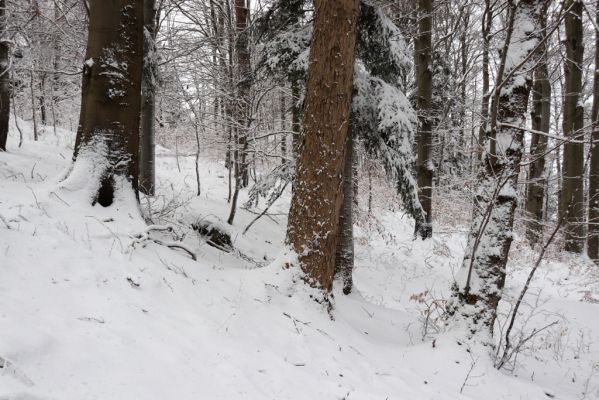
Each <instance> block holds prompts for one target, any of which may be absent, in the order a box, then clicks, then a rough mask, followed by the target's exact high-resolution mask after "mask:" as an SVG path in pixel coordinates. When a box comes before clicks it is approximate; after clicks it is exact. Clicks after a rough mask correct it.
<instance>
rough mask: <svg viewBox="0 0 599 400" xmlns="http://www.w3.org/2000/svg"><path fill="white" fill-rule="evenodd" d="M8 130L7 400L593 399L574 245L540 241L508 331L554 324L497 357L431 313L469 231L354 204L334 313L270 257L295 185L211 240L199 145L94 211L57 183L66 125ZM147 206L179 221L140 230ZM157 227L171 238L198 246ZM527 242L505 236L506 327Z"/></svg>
mask: <svg viewBox="0 0 599 400" xmlns="http://www.w3.org/2000/svg"><path fill="white" fill-rule="evenodd" d="M13 123H14V122H13ZM20 125H21V128H22V129H23V130H24V133H25V142H24V144H23V147H22V148H16V146H15V145H14V143H15V141H16V140H15V136H16V135H17V133H16V130H14V129H13V130H12V131H11V136H10V137H9V142H10V145H9V152H7V153H0V217H1V218H0V399H2V400H9V399H10V400H50V399H55V400H82V399H86V400H91V399H101V400H108V399H112V400H114V399H123V400H133V399H143V400H145V399H161V400H163V399H177V400H185V399H241V398H243V399H260V400H263V399H277V400H281V399H298V400H299V399H302V400H303V399H346V400H358V399H363V400H376V399H381V400H384V399H390V400H391V399H410V400H411V399H414V400H424V399H439V400H441V399H483V398H484V399H548V398H552V399H598V398H599V317H598V315H599V273H598V272H597V270H596V269H595V268H593V267H592V266H591V265H590V264H589V263H588V261H587V260H585V259H583V258H580V257H571V256H566V255H561V254H559V253H558V252H553V253H550V254H549V256H548V258H547V261H545V262H543V264H542V265H541V268H540V270H539V271H538V274H537V275H536V277H535V279H534V280H533V283H532V288H531V290H530V291H529V295H527V296H526V298H525V300H526V301H525V303H526V304H525V306H524V307H523V310H522V316H521V317H520V318H519V319H518V323H517V328H516V331H518V332H523V335H524V336H527V335H529V334H530V333H531V332H532V331H533V329H537V330H538V329H541V328H543V327H545V326H546V325H548V324H551V323H553V322H554V321H557V322H556V323H555V324H554V325H551V326H550V327H548V328H546V329H544V330H542V331H541V332H540V333H538V334H537V335H535V336H534V337H533V338H532V339H531V340H529V341H528V342H526V344H525V345H524V346H523V348H522V349H521V351H520V352H519V353H518V356H517V358H516V359H515V360H512V361H513V362H511V363H510V364H509V368H508V369H507V370H502V371H497V370H496V369H494V368H493V360H492V357H491V356H490V355H489V354H488V349H482V350H481V349H480V348H473V349H472V350H471V351H466V345H465V344H464V345H458V343H457V342H458V341H457V340H456V334H455V332H452V331H451V330H449V331H447V329H446V327H445V326H444V324H443V321H441V320H440V319H439V312H440V311H442V309H443V307H444V304H445V303H444V299H447V296H448V294H449V286H450V284H451V281H452V276H453V274H454V272H455V271H457V268H458V266H459V264H460V261H461V259H462V256H463V251H464V249H463V248H464V244H465V233H464V232H465V231H464V229H463V228H460V227H456V226H442V225H437V226H435V231H436V232H437V234H436V235H435V237H434V239H432V240H428V241H420V240H417V241H414V240H413V238H412V232H413V226H412V222H411V221H410V220H409V219H408V218H407V217H406V216H404V215H403V214H401V213H397V212H396V213H393V212H389V211H384V210H381V209H375V212H374V216H372V217H369V218H361V219H360V220H359V223H358V224H357V225H356V229H355V238H356V269H355V274H354V279H355V288H354V291H353V292H352V294H351V295H349V296H344V295H343V294H342V293H341V292H340V291H339V290H335V292H334V309H333V311H332V312H331V315H329V314H327V312H326V310H325V309H324V308H323V306H322V305H320V304H318V303H316V302H315V301H312V300H311V299H310V295H311V294H312V293H311V290H310V289H308V288H306V287H305V285H303V284H302V283H301V281H299V282H298V275H297V272H296V271H295V270H294V269H284V268H283V267H282V265H283V263H284V261H285V260H286V257H287V256H286V254H285V252H284V246H283V239H284V234H285V227H286V217H285V212H286V210H287V208H288V205H289V194H288V193H287V194H286V195H285V196H283V198H281V199H280V200H279V201H278V202H277V203H276V204H275V205H274V206H273V207H272V209H271V211H270V212H271V213H272V214H273V215H271V216H268V217H263V218H261V219H260V220H259V221H258V222H256V224H254V225H253V226H252V228H251V229H250V230H249V231H248V232H247V233H246V234H245V235H244V234H243V229H244V228H245V227H246V226H247V224H248V223H249V222H250V221H251V220H252V219H253V218H254V217H255V215H256V212H259V211H260V210H261V208H260V207H257V208H250V209H249V210H245V209H239V210H238V213H237V217H236V220H235V223H234V225H233V226H232V227H230V228H228V231H229V233H230V234H231V238H232V242H233V246H234V248H235V250H234V251H231V252H224V251H221V250H218V249H216V248H214V247H211V246H209V245H208V244H207V243H206V242H205V240H203V239H202V238H200V237H199V236H198V235H197V234H196V233H195V232H194V231H193V230H192V229H191V224H192V223H194V222H197V221H199V220H207V219H208V220H210V221H212V222H213V223H215V224H219V225H221V226H225V227H226V225H225V224H224V223H222V222H219V221H222V220H226V218H227V215H228V211H229V205H228V204H227V202H226V197H227V171H226V169H225V168H224V166H223V164H222V163H219V162H215V161H212V160H210V159H209V158H207V157H202V158H201V161H200V162H201V168H200V172H201V182H202V193H201V195H200V196H199V197H198V196H195V190H196V187H195V173H194V157H193V156H191V157H183V156H182V157H179V158H178V163H177V157H175V156H174V154H173V152H171V151H169V150H167V149H163V148H160V149H158V154H157V168H156V169H157V173H158V190H157V193H158V194H157V196H156V197H155V198H154V199H152V200H151V201H148V200H147V199H142V202H141V204H142V207H141V211H140V208H138V207H137V206H136V204H135V202H134V201H132V200H131V199H117V201H116V202H115V204H113V206H111V207H109V208H102V207H101V206H95V207H93V206H91V205H90V204H89V199H86V198H85V197H84V196H83V195H82V194H81V193H79V192H77V191H69V190H67V188H65V187H62V186H61V181H60V179H61V177H62V176H64V172H65V169H66V168H67V167H68V165H69V160H70V159H71V153H72V150H71V148H72V147H71V146H72V142H73V135H72V133H70V132H67V131H63V130H58V131H57V132H56V134H55V133H54V132H53V130H52V129H51V128H47V129H45V131H44V132H43V134H42V137H41V139H40V141H38V142H33V141H32V140H31V128H30V126H29V125H28V124H27V123H26V122H24V121H20ZM13 128H14V126H13ZM178 164H179V166H180V171H181V172H180V171H179V168H178V166H177V165H178ZM241 197H242V198H241V201H240V204H243V202H244V200H245V199H247V193H245V192H244V193H242V195H241ZM446 212H449V213H451V210H447V211H446ZM142 213H144V215H145V216H146V217H150V218H151V219H152V221H153V223H155V224H161V225H165V224H170V225H171V226H172V227H173V228H174V231H173V232H150V234H149V237H150V239H149V240H145V241H143V240H140V239H137V237H139V236H140V234H143V233H144V232H145V231H146V226H147V225H146V221H145V220H144V218H143V217H142ZM151 239H157V240H160V241H162V242H166V243H169V241H170V242H173V241H176V240H182V243H183V244H184V245H185V246H186V247H187V248H188V249H189V250H191V251H192V252H193V253H194V254H195V255H196V256H197V261H194V260H192V259H191V257H190V255H189V254H188V253H187V252H186V251H183V250H181V249H177V248H168V247H166V246H165V245H161V244H157V243H156V242H154V241H153V240H151ZM535 257H536V253H535V252H533V251H531V250H529V249H528V246H526V245H525V243H523V242H522V241H521V240H520V239H519V238H516V241H515V243H514V246H513V251H512V256H511V260H510V263H509V276H508V281H507V285H506V293H505V299H506V300H507V301H505V302H503V303H502V316H501V318H500V322H501V323H502V324H504V323H505V320H506V317H505V313H507V312H508V311H509V308H510V304H511V303H513V301H512V300H513V299H514V298H515V297H517V295H518V293H519V291H520V288H521V287H522V285H523V282H524V281H525V279H526V276H527V274H528V272H529V271H530V268H531V266H532V265H533V264H534V260H535ZM427 310H429V312H428V313H427ZM426 315H429V317H430V318H428V319H426V318H425V316H426ZM425 327H426V328H425Z"/></svg>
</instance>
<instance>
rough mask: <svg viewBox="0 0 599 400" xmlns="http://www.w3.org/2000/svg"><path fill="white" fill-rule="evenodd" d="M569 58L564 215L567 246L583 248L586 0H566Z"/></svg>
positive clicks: (566, 67)
mask: <svg viewBox="0 0 599 400" xmlns="http://www.w3.org/2000/svg"><path fill="white" fill-rule="evenodd" d="M564 8H565V9H566V10H568V11H567V14H566V18H565V31H566V38H565V41H564V43H565V46H566V58H565V62H564V75H565V76H564V105H563V107H564V119H563V124H562V126H563V130H564V136H565V138H566V140H567V141H566V143H564V151H563V153H562V155H563V159H562V191H561V193H560V207H561V209H560V215H563V216H564V222H563V224H564V230H565V250H566V251H571V252H575V253H580V252H582V249H583V246H584V232H583V229H584V225H583V219H584V206H583V195H584V193H583V169H584V144H583V143H582V141H580V140H572V139H576V138H578V137H580V133H581V131H582V128H583V126H584V116H583V112H584V107H583V105H582V102H581V100H580V99H581V92H582V59H583V52H584V43H583V42H582V39H583V37H582V1H579V0H565V1H564Z"/></svg>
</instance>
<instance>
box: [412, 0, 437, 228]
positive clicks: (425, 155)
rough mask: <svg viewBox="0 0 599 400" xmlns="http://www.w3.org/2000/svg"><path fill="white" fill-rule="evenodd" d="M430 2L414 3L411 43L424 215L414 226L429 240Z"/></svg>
mask: <svg viewBox="0 0 599 400" xmlns="http://www.w3.org/2000/svg"><path fill="white" fill-rule="evenodd" d="M432 13H433V2H432V0H418V36H417V37H416V39H415V42H414V63H415V64H416V87H417V100H416V102H417V105H416V110H417V112H418V134H417V143H418V158H417V160H416V177H417V180H418V199H419V200H420V204H422V208H423V209H424V212H425V213H426V223H425V226H416V231H417V232H419V231H423V232H425V234H424V236H423V237H424V238H427V237H431V236H432V234H433V227H432V197H433V169H434V165H433V160H432V157H431V154H432V151H431V150H432V142H433V132H432V130H433V123H432V121H433V117H432V115H431V103H432V96H433V85H432V82H433V67H432V57H431V54H432V33H431V32H432Z"/></svg>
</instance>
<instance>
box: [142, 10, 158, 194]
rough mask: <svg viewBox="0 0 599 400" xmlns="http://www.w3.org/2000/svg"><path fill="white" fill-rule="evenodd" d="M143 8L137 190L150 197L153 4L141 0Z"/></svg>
mask: <svg viewBox="0 0 599 400" xmlns="http://www.w3.org/2000/svg"><path fill="white" fill-rule="evenodd" d="M143 7H144V59H143V72H142V81H141V99H142V102H141V130H140V147H139V190H140V191H141V192H143V193H145V194H146V195H148V196H153V195H154V192H155V188H154V186H155V184H156V177H155V175H156V171H155V136H156V124H155V122H154V121H155V118H156V98H155V92H156V90H155V89H156V88H155V71H156V44H155V39H156V2H155V0H143Z"/></svg>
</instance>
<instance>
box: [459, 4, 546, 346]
mask: <svg viewBox="0 0 599 400" xmlns="http://www.w3.org/2000/svg"><path fill="white" fill-rule="evenodd" d="M543 2H544V1H543V0H521V1H520V2H519V3H518V5H517V6H513V7H515V9H513V10H512V11H513V12H512V14H511V15H512V18H513V21H510V23H509V24H508V27H509V28H510V29H511V28H512V27H513V31H510V29H508V32H507V38H506V47H505V49H506V54H505V57H502V60H503V63H505V64H504V65H502V66H500V71H503V73H502V74H500V75H499V76H498V82H497V84H496V87H497V89H496V90H498V91H499V92H498V94H497V96H495V98H496V101H494V107H497V109H496V110H492V113H491V115H492V116H496V121H493V119H492V120H491V121H490V122H491V138H490V139H491V145H492V146H491V147H490V151H489V152H488V153H485V156H484V157H483V163H482V166H481V168H480V170H479V180H478V188H477V190H476V195H475V198H474V213H473V221H472V225H471V228H470V234H469V236H468V246H467V248H466V253H465V257H464V262H463V264H462V268H461V270H460V272H459V274H458V276H457V277H456V280H457V281H456V285H455V287H454V298H453V300H452V307H451V308H452V311H453V312H456V313H457V314H458V318H461V319H463V320H464V321H465V323H466V329H467V331H468V332H467V335H468V336H471V335H474V334H475V333H477V332H481V333H480V334H482V335H483V336H482V337H485V336H487V337H488V335H490V334H492V331H493V325H494V322H495V318H496V315H497V305H498V304H499V300H500V299H501V293H502V290H503V286H504V283H505V275H506V274H505V266H506V263H507V259H508V253H509V250H510V246H511V242H512V239H513V231H512V228H513V222H514V214H515V209H516V205H517V200H518V198H517V193H518V190H517V189H518V187H517V183H518V174H519V172H520V161H521V158H522V153H523V150H524V134H523V130H522V129H519V128H517V126H523V124H524V123H525V122H526V109H527V105H528V97H529V92H530V86H531V82H532V72H531V70H532V68H533V66H534V65H535V63H536V57H538V55H537V53H535V54H534V55H531V54H530V53H529V52H530V51H532V50H533V49H534V48H535V46H536V45H537V44H538V42H539V39H540V37H541V36H542V35H541V31H540V22H539V20H540V18H541V5H542V3H543ZM527 28H528V29H527ZM522 49H527V51H522ZM529 56H530V57H529ZM525 60H527V61H526V62H525ZM520 63H523V65H522V66H521V67H520V68H517V69H516V67H517V66H518V65H519V64H520Z"/></svg>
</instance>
